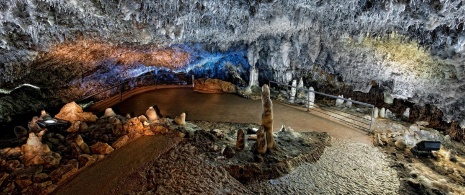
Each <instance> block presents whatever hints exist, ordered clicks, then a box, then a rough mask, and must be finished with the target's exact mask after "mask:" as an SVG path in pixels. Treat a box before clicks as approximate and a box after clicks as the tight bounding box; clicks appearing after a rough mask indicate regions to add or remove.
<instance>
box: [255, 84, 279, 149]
mask: <svg viewBox="0 0 465 195" xmlns="http://www.w3.org/2000/svg"><path fill="white" fill-rule="evenodd" d="M262 108H263V112H262V127H263V130H264V131H265V135H266V145H267V148H268V149H275V148H276V144H275V142H274V137H273V102H272V101H271V99H270V88H269V87H268V85H266V84H265V85H263V86H262ZM257 137H258V134H257ZM257 139H258V138H257Z"/></svg>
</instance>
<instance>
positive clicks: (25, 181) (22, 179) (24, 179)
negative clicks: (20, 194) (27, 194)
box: [15, 175, 32, 189]
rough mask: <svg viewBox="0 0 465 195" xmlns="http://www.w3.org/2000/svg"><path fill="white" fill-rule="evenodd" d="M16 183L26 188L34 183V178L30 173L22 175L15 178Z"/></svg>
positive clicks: (21, 187)
mask: <svg viewBox="0 0 465 195" xmlns="http://www.w3.org/2000/svg"><path fill="white" fill-rule="evenodd" d="M15 183H16V186H18V187H19V189H24V188H26V187H27V186H29V185H31V184H32V178H31V176H29V175H20V176H17V177H16V178H15Z"/></svg>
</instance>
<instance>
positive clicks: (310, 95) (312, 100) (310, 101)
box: [307, 87, 315, 108]
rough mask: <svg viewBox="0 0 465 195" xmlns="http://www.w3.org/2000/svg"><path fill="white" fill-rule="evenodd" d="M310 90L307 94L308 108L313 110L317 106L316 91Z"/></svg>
mask: <svg viewBox="0 0 465 195" xmlns="http://www.w3.org/2000/svg"><path fill="white" fill-rule="evenodd" d="M308 90H310V91H309V92H308V94H307V96H308V98H307V99H308V103H307V108H313V106H314V104H315V93H314V92H313V91H315V89H313V87H309V88H308Z"/></svg>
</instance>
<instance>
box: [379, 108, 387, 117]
mask: <svg viewBox="0 0 465 195" xmlns="http://www.w3.org/2000/svg"><path fill="white" fill-rule="evenodd" d="M379 117H380V118H386V109H385V108H384V107H383V108H381V110H379Z"/></svg>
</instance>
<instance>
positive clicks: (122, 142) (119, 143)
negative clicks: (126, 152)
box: [111, 135, 129, 149]
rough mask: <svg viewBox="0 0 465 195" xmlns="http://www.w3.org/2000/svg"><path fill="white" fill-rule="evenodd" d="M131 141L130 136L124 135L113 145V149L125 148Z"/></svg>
mask: <svg viewBox="0 0 465 195" xmlns="http://www.w3.org/2000/svg"><path fill="white" fill-rule="evenodd" d="M128 141H129V136H127V135H123V136H121V137H120V138H118V140H116V141H115V142H114V143H113V144H112V145H111V147H113V148H115V149H118V148H121V147H123V146H124V145H126V144H127V143H128Z"/></svg>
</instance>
